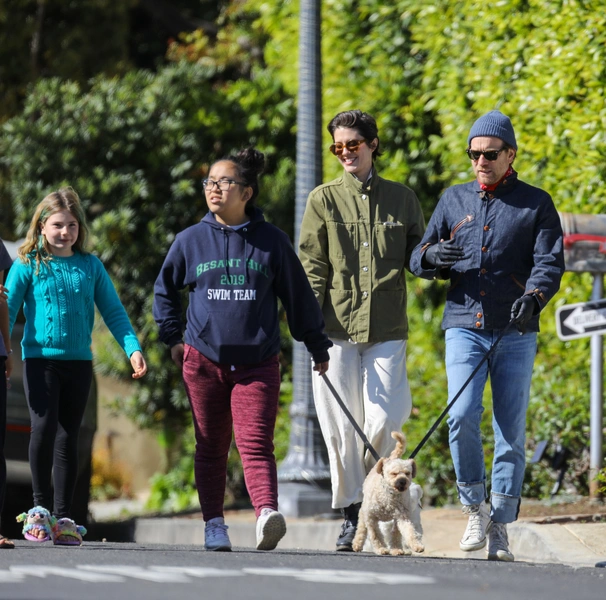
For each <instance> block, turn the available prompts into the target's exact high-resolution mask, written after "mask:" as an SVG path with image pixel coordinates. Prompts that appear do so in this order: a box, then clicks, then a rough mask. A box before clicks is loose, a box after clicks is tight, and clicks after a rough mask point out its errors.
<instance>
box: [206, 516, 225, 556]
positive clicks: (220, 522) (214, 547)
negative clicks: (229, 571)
mask: <svg viewBox="0 0 606 600" xmlns="http://www.w3.org/2000/svg"><path fill="white" fill-rule="evenodd" d="M227 529H228V527H227V525H226V524H225V519H224V518H223V517H215V518H214V519H210V521H207V522H206V527H204V548H206V549H207V550H211V551H213V552H231V542H230V541H229V536H228V535H227Z"/></svg>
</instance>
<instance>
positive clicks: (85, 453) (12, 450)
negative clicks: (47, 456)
mask: <svg viewBox="0 0 606 600" xmlns="http://www.w3.org/2000/svg"><path fill="white" fill-rule="evenodd" d="M4 245H5V246H6V249H7V250H8V252H9V254H10V256H11V258H12V259H13V260H14V259H15V258H16V256H17V248H18V247H19V245H20V242H4ZM9 291H10V290H9ZM23 326H24V318H23V314H22V313H20V314H19V316H18V317H17V322H16V323H15V326H14V327H13V332H12V335H11V347H12V348H13V373H12V375H11V387H10V388H9V390H8V401H7V411H6V412H7V414H6V418H7V427H6V443H5V446H4V454H5V456H6V468H7V489H6V500H5V502H4V510H3V512H2V524H3V531H4V532H5V534H6V535H11V536H13V537H15V536H16V535H17V534H18V533H20V530H21V525H18V524H17V523H16V521H15V517H16V516H17V515H18V514H20V513H22V512H26V511H28V510H29V509H30V508H32V506H33V498H32V478H31V473H30V468H29V461H28V447H29V433H30V419H29V411H28V408H27V401H26V400H25V391H24V389H23V363H22V362H21V339H22V338H23ZM96 430H97V385H96V382H95V379H94V378H93V384H92V386H91V391H90V396H89V398H88V403H87V406H86V413H85V415H84V421H83V423H82V427H81V428H80V439H79V472H78V481H77V483H76V490H75V493H74V501H73V505H72V518H73V519H74V520H75V521H76V523H78V524H82V525H86V523H87V521H88V503H89V499H90V479H91V474H92V451H93V440H94V437H95V431H96ZM13 523H14V526H12V527H11V525H12V524H13ZM9 528H11V529H12V528H14V529H13V530H12V531H11V530H10V529H9Z"/></svg>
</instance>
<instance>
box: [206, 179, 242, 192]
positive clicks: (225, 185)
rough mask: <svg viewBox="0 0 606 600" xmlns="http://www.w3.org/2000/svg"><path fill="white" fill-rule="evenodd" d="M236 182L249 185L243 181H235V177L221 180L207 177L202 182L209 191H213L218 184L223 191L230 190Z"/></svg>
mask: <svg viewBox="0 0 606 600" xmlns="http://www.w3.org/2000/svg"><path fill="white" fill-rule="evenodd" d="M234 183H235V184H237V185H244V186H246V185H247V184H246V183H244V182H243V181H234V180H233V179H219V181H215V180H214V179H205V180H204V181H203V182H202V185H203V186H204V189H205V190H207V191H209V192H210V191H212V189H213V188H214V187H215V186H217V187H218V188H219V189H220V190H221V191H222V192H229V190H230V189H231V186H232V184H234Z"/></svg>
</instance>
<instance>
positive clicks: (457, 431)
mask: <svg viewBox="0 0 606 600" xmlns="http://www.w3.org/2000/svg"><path fill="white" fill-rule="evenodd" d="M500 333H501V331H500V330H494V331H483V330H478V331H476V330H473V329H462V328H452V329H447V330H446V374H447V376H448V398H449V402H450V400H451V399H452V398H454V396H455V395H456V394H457V393H458V391H459V390H460V389H461V387H462V386H463V384H464V383H465V382H466V381H467V379H468V378H469V376H470V375H471V373H472V372H473V370H474V369H475V368H476V367H477V365H478V363H479V362H480V361H481V360H482V358H483V357H484V356H485V355H486V353H487V352H488V350H489V349H490V346H491V345H492V344H493V343H494V341H495V340H496V339H497V338H498V336H499V335H500ZM536 350H537V334H536V333H533V332H529V333H525V334H524V335H520V334H519V333H518V332H517V331H516V330H515V329H513V330H510V331H508V332H507V333H506V334H505V335H504V336H503V338H502V339H501V341H500V342H499V344H498V346H497V347H496V349H495V350H494V352H493V353H492V354H491V356H490V358H489V359H488V360H487V361H485V362H484V363H483V365H482V366H481V368H480V370H479V371H478V372H477V373H476V375H475V376H474V378H473V379H472V380H471V382H470V383H469V385H468V386H467V387H466V388H465V390H464V391H463V393H462V394H461V396H459V398H458V400H457V401H456V402H455V403H454V405H453V406H452V408H451V409H450V413H449V417H448V427H449V443H450V452H451V455H452V460H453V463H454V467H455V472H456V476H457V489H458V493H459V498H460V500H461V502H462V503H463V504H464V505H471V504H479V503H480V502H482V501H483V500H484V499H485V498H486V470H485V468H484V448H483V446H482V439H481V433H480V421H481V418H482V413H483V412H484V407H483V404H482V396H483V393H484V388H485V386H486V381H487V379H488V376H489V375H490V383H491V389H492V407H493V419H492V427H493V430H494V443H495V447H494V460H493V465H492V482H491V518H492V520H493V521H495V522H497V523H511V522H513V521H515V520H516V519H517V516H518V511H519V507H520V496H521V492H522V481H523V479H524V469H525V452H524V445H525V441H526V411H527V409H528V399H529V396H530V383H531V380H532V369H533V365H534V357H535V355H536Z"/></svg>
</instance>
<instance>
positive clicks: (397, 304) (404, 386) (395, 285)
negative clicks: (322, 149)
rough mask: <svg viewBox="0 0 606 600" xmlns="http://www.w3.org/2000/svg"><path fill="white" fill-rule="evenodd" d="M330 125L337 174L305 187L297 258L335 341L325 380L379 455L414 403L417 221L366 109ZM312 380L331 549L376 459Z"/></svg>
mask: <svg viewBox="0 0 606 600" xmlns="http://www.w3.org/2000/svg"><path fill="white" fill-rule="evenodd" d="M328 130H329V132H330V134H331V136H332V138H333V141H334V143H333V144H332V146H331V147H330V150H331V152H332V153H333V154H334V155H335V156H336V157H337V159H338V160H339V161H340V163H341V165H342V166H343V174H342V175H341V177H339V178H338V179H335V180H334V181H331V182H329V183H326V184H323V185H320V186H318V187H317V188H316V189H314V190H313V191H312V192H311V193H310V195H309V198H308V202H307V207H306V210H305V214H304V216H303V222H302V225H301V233H300V240H299V256H300V258H301V261H302V263H303V266H304V267H305V271H306V272H307V276H308V278H309V281H310V283H311V286H312V288H313V290H314V292H315V294H316V297H317V299H318V301H319V303H320V306H321V307H322V311H323V314H324V320H325V323H326V328H325V331H326V333H327V334H328V336H329V337H330V339H331V340H332V342H333V344H334V345H333V347H332V348H330V350H329V353H330V360H331V375H330V380H331V383H332V384H333V385H334V387H335V389H336V391H337V392H338V393H339V395H340V396H341V398H342V399H343V401H344V402H345V403H346V404H347V407H348V408H349V410H350V411H351V413H352V415H353V416H354V418H355V419H356V421H357V422H358V424H359V425H360V427H362V428H363V430H364V432H365V434H366V435H367V437H368V439H369V440H370V442H371V444H372V445H373V446H374V448H375V449H376V450H377V452H378V453H379V454H380V455H381V456H386V455H387V454H389V453H390V452H391V450H392V449H393V444H394V442H393V439H392V438H391V435H390V434H391V432H392V431H394V430H397V431H401V429H402V425H403V424H404V422H405V421H406V419H407V418H408V416H409V415H410V410H411V406H412V401H411V396H410V388H409V385H408V379H407V375H406V340H407V338H408V321H407V317H406V279H405V272H404V269H405V268H406V269H408V268H409V261H410V255H411V253H412V251H413V249H414V248H415V246H416V245H417V244H418V243H419V242H420V240H421V238H422V236H423V233H424V230H425V224H424V220H423V215H422V212H421V206H420V204H419V201H418V199H417V197H416V195H415V193H414V192H413V191H412V190H411V189H410V188H408V187H406V186H405V185H402V184H400V183H395V182H393V181H388V180H386V179H383V178H381V177H380V176H379V175H378V173H377V171H376V169H375V167H374V164H373V162H374V158H375V157H376V156H379V154H380V149H379V136H378V130H377V125H376V122H375V119H374V118H373V117H372V116H371V115H369V114H367V113H363V112H361V111H359V110H352V111H346V112H342V113H339V114H338V115H337V116H336V117H334V118H333V119H332V120H331V122H330V123H329V125H328ZM312 385H313V393H314V401H315V405H316V411H317V413H318V419H319V423H320V428H321V430H322V435H323V437H324V441H325V442H326V446H327V448H328V456H329V462H330V472H331V483H332V505H333V508H339V509H341V511H342V512H343V515H344V517H345V520H344V523H343V526H342V529H341V534H340V535H339V537H338V539H337V550H346V551H350V550H351V549H352V546H351V543H352V541H353V537H354V535H355V530H356V525H357V518H358V511H359V508H360V503H361V501H362V484H363V482H364V479H365V477H366V474H367V473H368V471H369V470H370V469H371V468H372V467H373V466H374V463H375V460H374V459H373V457H372V456H371V455H370V454H369V453H368V452H365V447H364V444H363V443H362V440H361V439H359V437H358V436H357V434H356V432H355V430H354V428H353V427H352V425H351V424H350V423H349V421H348V419H347V417H346V416H345V415H344V414H343V411H342V410H341V409H340V407H339V406H338V404H337V403H336V401H335V399H334V398H333V396H332V394H331V392H330V391H329V389H328V387H327V386H326V384H325V382H324V380H323V378H321V377H312ZM417 487H418V486H417ZM417 493H420V488H418V491H417Z"/></svg>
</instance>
